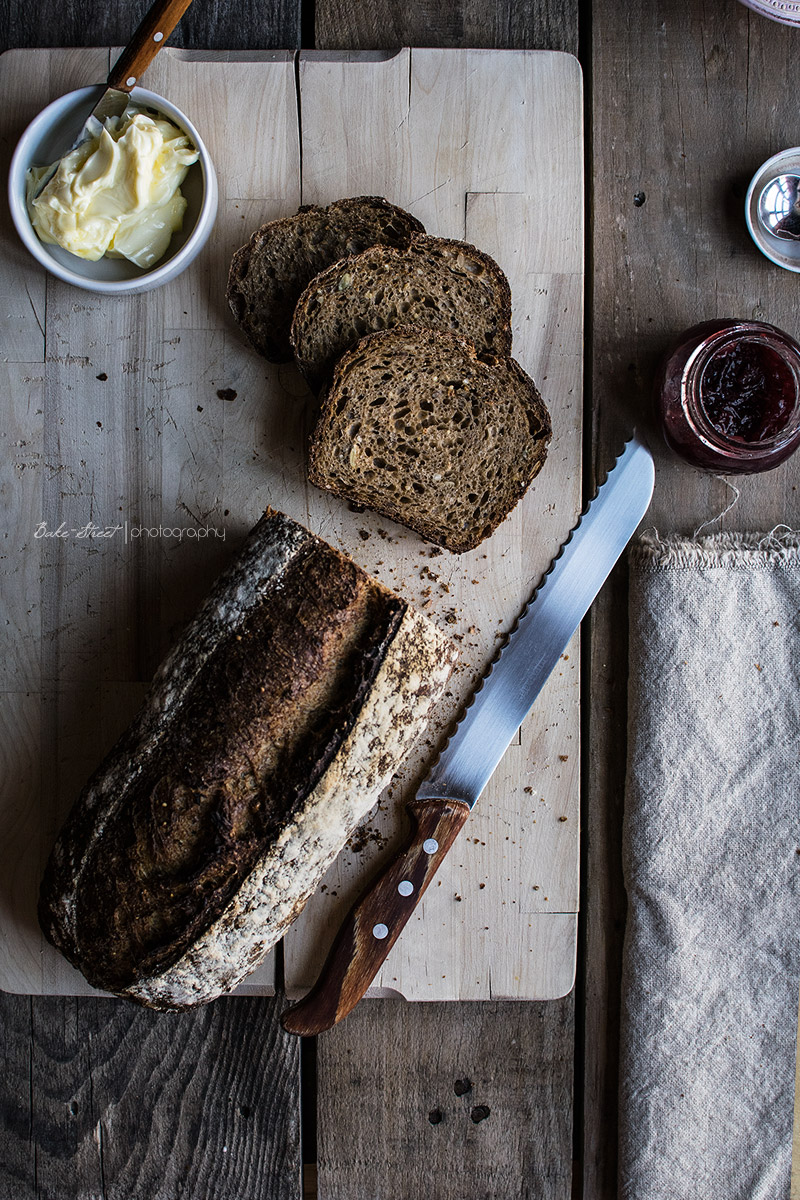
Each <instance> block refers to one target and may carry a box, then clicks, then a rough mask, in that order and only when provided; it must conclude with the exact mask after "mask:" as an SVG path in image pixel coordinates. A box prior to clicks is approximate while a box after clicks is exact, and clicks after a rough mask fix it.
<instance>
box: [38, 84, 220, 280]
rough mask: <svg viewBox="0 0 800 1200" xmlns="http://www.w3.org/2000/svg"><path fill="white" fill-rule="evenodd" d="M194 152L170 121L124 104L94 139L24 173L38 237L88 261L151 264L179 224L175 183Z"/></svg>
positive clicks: (182, 207) (181, 203)
mask: <svg viewBox="0 0 800 1200" xmlns="http://www.w3.org/2000/svg"><path fill="white" fill-rule="evenodd" d="M197 159H198V152H197V150H196V149H195V147H194V146H193V145H192V143H191V141H190V140H189V138H188V137H187V136H186V134H185V133H182V132H181V130H180V129H178V128H177V126H176V125H173V124H172V122H171V121H167V120H166V119H165V118H163V117H154V116H152V115H150V114H149V113H146V112H144V111H142V110H141V109H137V108H136V107H135V106H133V105H129V106H128V108H127V109H126V110H125V112H124V113H123V114H122V116H121V117H114V118H111V119H110V120H108V121H107V122H106V124H105V127H104V128H103V131H102V133H101V134H100V136H99V137H94V138H89V139H88V140H87V141H85V142H82V143H81V145H79V146H76V148H75V149H74V150H71V151H70V152H69V154H66V155H65V156H64V157H63V158H62V159H61V160H60V161H59V163H58V166H57V168H56V172H55V174H54V175H53V177H52V179H50V180H49V182H48V183H47V184H46V185H45V186H44V188H42V191H41V192H40V193H39V195H38V196H37V195H36V192H37V189H38V187H39V183H40V181H41V179H42V178H44V176H45V175H47V174H48V172H49V171H50V170H51V169H52V167H32V168H31V170H30V171H29V172H28V187H27V204H28V213H29V215H30V219H31V223H32V225H33V227H34V229H35V230H36V233H37V234H38V236H39V238H40V239H41V241H43V242H47V243H49V244H51V245H53V244H55V245H58V246H62V247H63V248H64V249H65V250H68V251H69V252H70V254H76V255H77V256H78V257H79V258H85V259H88V260H89V261H91V262H96V261H97V259H99V258H102V257H103V255H107V256H108V257H110V258H127V259H130V261H131V262H133V263H136V265H137V266H139V267H151V266H152V265H153V263H156V262H158V260H159V259H160V258H161V257H162V256H163V255H164V253H165V252H166V249H167V246H168V245H169V242H170V238H171V237H172V235H173V233H175V232H177V231H178V230H179V229H180V228H181V226H182V224H183V214H184V212H185V211H186V199H185V197H184V196H183V195H182V193H181V190H180V189H181V184H182V183H183V180H184V178H185V176H186V172H187V171H188V170H189V167H190V166H191V165H192V163H195V162H197Z"/></svg>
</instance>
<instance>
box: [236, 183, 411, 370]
mask: <svg viewBox="0 0 800 1200" xmlns="http://www.w3.org/2000/svg"><path fill="white" fill-rule="evenodd" d="M424 232H425V227H424V226H423V225H422V223H421V222H420V221H418V220H417V219H416V217H413V216H412V215H411V214H410V213H407V212H406V211H405V210H404V209H402V208H399V207H398V206H397V205H395V204H391V203H390V202H389V201H388V200H385V199H384V198H383V197H382V196H348V197H347V198H345V199H343V200H336V201H334V203H333V204H329V205H328V207H327V208H323V207H321V206H319V205H316V204H303V205H301V207H300V208H299V209H298V211H297V212H296V213H294V214H293V215H292V216H289V217H281V218H279V219H278V220H276V221H268V222H267V223H266V224H265V225H262V226H261V227H260V228H259V229H257V230H256V231H255V232H254V233H253V234H252V236H251V237H250V240H249V241H248V242H247V243H246V244H245V245H244V246H241V247H240V248H239V249H238V250H237V251H236V253H235V254H234V255H233V258H232V260H231V265H230V270H229V273H228V284H227V289H226V293H225V295H226V299H227V301H228V304H229V306H230V309H231V312H232V314H233V317H234V319H235V321H236V323H237V325H238V326H239V328H240V329H241V330H242V332H243V333H244V335H245V337H246V338H247V340H248V341H249V342H250V344H251V345H252V346H253V348H254V349H255V350H257V351H258V353H259V354H262V355H263V356H264V357H265V358H267V359H268V360H269V361H270V362H290V361H291V359H292V347H291V344H290V341H289V328H290V325H291V321H292V315H293V313H294V307H295V304H296V303H297V300H298V298H299V296H300V293H301V292H302V291H303V289H304V288H305V286H306V284H307V283H308V282H309V280H310V279H312V278H313V276H314V275H316V274H317V273H318V272H319V271H321V270H323V269H324V268H325V267H327V266H329V265H330V264H331V263H333V262H335V261H336V260H337V259H340V258H343V257H345V256H346V255H347V254H348V253H351V251H350V250H349V249H348V245H349V244H351V242H352V241H356V242H357V243H360V245H359V249H365V248H366V246H369V245H374V244H375V243H376V242H385V243H387V244H389V245H405V243H406V242H407V241H408V240H409V239H410V238H411V237H413V236H414V235H415V234H418V233H424Z"/></svg>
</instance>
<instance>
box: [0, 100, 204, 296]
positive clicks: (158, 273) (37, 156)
mask: <svg viewBox="0 0 800 1200" xmlns="http://www.w3.org/2000/svg"><path fill="white" fill-rule="evenodd" d="M102 90H103V89H102V88H101V87H86V88H80V89H79V90H78V91H76V92H68V93H67V95H66V96H60V97H59V98H58V100H54V101H53V103H52V104H48V106H47V108H45V109H43V110H42V111H41V112H40V113H39V115H38V117H36V118H35V119H34V120H33V121H31V123H30V125H29V126H28V128H27V129H26V130H25V132H24V133H23V135H22V137H21V138H20V140H19V143H18V145H17V148H16V150H15V151H14V157H13V158H12V160H11V169H10V171H9V177H8V197H9V204H10V207H11V217H12V219H13V221H14V224H15V226H16V228H17V233H18V234H19V236H20V237H21V238H22V241H23V242H24V243H25V245H26V247H27V248H28V250H30V252H31V254H32V255H33V257H34V258H35V259H37V260H38V261H39V262H40V263H41V264H42V266H44V267H46V268H47V270H48V271H50V272H51V274H53V275H56V276H58V278H59V279H63V280H64V281H65V282H66V283H71V284H74V286H75V287H79V288H85V289H86V290H87V291H91V292H100V293H103V294H104V295H112V296H114V295H116V296H120V295H132V294H133V293H135V292H148V291H150V289H151V288H156V287H160V286H161V284H163V283H168V282H169V281H170V280H171V279H174V278H175V277H176V276H177V275H180V273H181V272H182V271H183V270H185V269H186V267H188V265H189V263H190V262H192V260H193V259H194V258H195V257H196V256H197V255H198V254H199V253H200V251H201V250H202V248H203V246H204V245H205V244H206V242H207V241H208V237H209V234H210V233H211V230H212V227H213V225H214V220H215V218H216V215H217V196H218V192H217V177H216V174H215V172H214V165H213V163H212V162H211V158H210V156H209V153H208V150H207V149H206V147H205V145H204V143H203V140H202V138H201V137H200V134H199V133H198V132H197V130H196V129H195V127H194V125H193V124H192V122H191V121H190V120H189V118H188V117H186V116H185V115H184V114H183V113H182V112H181V111H180V109H178V108H176V107H175V105H174V104H170V102H169V100H165V99H164V97H163V96H157V95H156V93H155V92H148V91H147V90H146V89H145V88H140V87H135V88H134V89H133V91H132V92H131V100H132V101H133V103H134V104H138V105H140V106H142V107H144V108H154V109H156V110H157V111H158V112H159V113H163V115H164V116H165V117H167V118H168V119H169V120H170V121H172V122H173V124H175V125H177V126H178V127H179V128H180V129H182V130H183V131H184V132H185V133H187V134H188V135H189V137H190V138H191V139H192V142H193V143H194V145H195V146H196V147H197V149H198V150H199V151H200V157H199V159H198V161H197V162H196V163H195V164H194V165H193V166H191V167H190V168H189V171H188V174H187V175H186V179H185V180H184V182H183V184H182V185H181V191H182V192H183V194H184V196H185V197H186V200H187V208H186V213H185V215H184V218H183V229H182V230H181V231H180V232H179V233H176V234H173V237H172V241H171V242H170V244H169V248H168V249H167V253H166V254H165V255H164V257H163V258H161V259H159V261H158V262H157V263H155V265H154V266H152V267H150V268H149V269H146V268H142V267H137V266H136V265H135V264H134V263H132V262H128V260H127V259H125V258H101V259H98V261H97V262H87V261H86V260H85V259H82V258H78V257H77V255H75V254H70V253H69V252H68V251H67V250H62V248H61V247H60V246H47V245H45V243H44V242H41V241H40V240H39V238H38V237H37V236H36V233H35V232H34V229H33V226H32V225H31V222H30V218H29V216H28V209H27V206H26V204H25V176H26V174H27V171H28V168H29V167H31V166H41V165H42V164H49V163H51V162H55V160H56V159H57V158H59V157H60V156H61V155H63V154H64V153H65V152H66V151H67V150H68V149H69V148H70V146H71V145H72V143H73V142H74V140H75V138H76V137H77V136H78V134H79V132H80V130H81V127H82V125H83V122H84V121H85V119H86V117H87V116H88V115H89V113H90V112H91V110H92V107H93V105H94V104H96V103H97V101H98V100H99V98H100V96H101V94H102Z"/></svg>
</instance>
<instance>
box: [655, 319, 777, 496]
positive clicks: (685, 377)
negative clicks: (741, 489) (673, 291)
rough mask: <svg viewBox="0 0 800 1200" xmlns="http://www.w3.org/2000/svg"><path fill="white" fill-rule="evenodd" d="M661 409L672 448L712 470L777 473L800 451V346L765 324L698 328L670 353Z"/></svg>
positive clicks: (660, 384)
mask: <svg viewBox="0 0 800 1200" xmlns="http://www.w3.org/2000/svg"><path fill="white" fill-rule="evenodd" d="M656 405H657V412H658V415H659V418H660V422H661V426H662V429H663V432H664V437H665V438H666V441H667V444H668V445H669V446H670V447H671V448H672V449H673V450H674V451H675V452H676V453H677V454H679V455H680V456H681V457H682V458H684V459H686V460H687V462H690V463H692V464H693V465H694V466H696V467H701V468H703V469H704V470H708V471H719V472H722V473H724V474H745V473H752V472H755V471H769V470H770V469H771V468H772V467H777V466H778V464H779V463H782V462H783V461H784V459H786V458H788V457H789V455H790V454H792V453H793V452H794V451H795V450H796V449H797V447H798V445H800V346H798V344H797V343H796V342H795V341H794V340H793V339H792V338H790V337H789V335H788V334H786V333H783V332H782V331H781V330H780V329H776V328H775V327H774V325H766V324H765V323H764V322H762V321H736V320H733V319H730V320H718V321H705V322H704V323H703V324H701V325H695V326H693V327H692V328H691V329H689V330H687V332H686V333H684V334H683V335H682V337H681V338H680V339H679V340H678V342H677V343H676V344H675V345H674V346H673V347H672V349H671V350H669V351H668V353H667V354H666V356H665V358H664V361H663V362H662V365H661V369H660V371H659V373H658V376H657V378H656Z"/></svg>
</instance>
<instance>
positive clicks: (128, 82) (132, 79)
mask: <svg viewBox="0 0 800 1200" xmlns="http://www.w3.org/2000/svg"><path fill="white" fill-rule="evenodd" d="M135 83H136V76H135V75H131V77H130V79H126V80H125V86H126V87H133V85H134V84H135Z"/></svg>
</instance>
